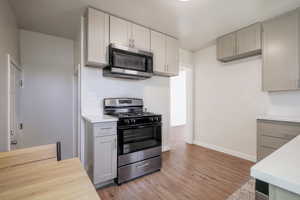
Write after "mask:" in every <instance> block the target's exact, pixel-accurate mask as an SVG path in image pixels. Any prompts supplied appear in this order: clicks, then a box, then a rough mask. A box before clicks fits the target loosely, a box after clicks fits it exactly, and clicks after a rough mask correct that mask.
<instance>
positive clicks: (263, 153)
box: [258, 147, 276, 160]
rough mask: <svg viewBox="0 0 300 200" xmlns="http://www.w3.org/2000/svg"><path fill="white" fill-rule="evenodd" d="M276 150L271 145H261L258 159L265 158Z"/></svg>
mask: <svg viewBox="0 0 300 200" xmlns="http://www.w3.org/2000/svg"><path fill="white" fill-rule="evenodd" d="M274 151H276V149H273V148H269V147H260V152H259V154H258V160H262V159H264V158H265V157H267V156H268V155H270V154H271V153H273V152H274Z"/></svg>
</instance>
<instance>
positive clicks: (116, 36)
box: [110, 16, 131, 46]
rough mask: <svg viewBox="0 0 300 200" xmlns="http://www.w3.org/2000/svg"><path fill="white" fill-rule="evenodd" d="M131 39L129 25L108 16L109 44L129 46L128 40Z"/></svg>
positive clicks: (126, 22)
mask: <svg viewBox="0 0 300 200" xmlns="http://www.w3.org/2000/svg"><path fill="white" fill-rule="evenodd" d="M130 37H131V23H130V22H128V21H126V20H123V19H120V18H117V17H114V16H110V42H111V43H114V44H119V45H123V46H129V39H130Z"/></svg>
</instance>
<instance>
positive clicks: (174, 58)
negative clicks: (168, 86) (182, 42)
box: [166, 36, 179, 76]
mask: <svg viewBox="0 0 300 200" xmlns="http://www.w3.org/2000/svg"><path fill="white" fill-rule="evenodd" d="M166 68H167V72H168V74H169V75H171V76H177V75H178V74H179V43H178V40H176V39H175V38H171V37H168V36H166Z"/></svg>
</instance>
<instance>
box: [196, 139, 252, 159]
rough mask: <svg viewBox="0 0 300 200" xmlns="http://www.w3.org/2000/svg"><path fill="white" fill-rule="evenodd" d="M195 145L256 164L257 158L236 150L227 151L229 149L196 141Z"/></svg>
mask: <svg viewBox="0 0 300 200" xmlns="http://www.w3.org/2000/svg"><path fill="white" fill-rule="evenodd" d="M193 143H194V144H195V145H198V146H202V147H205V148H208V149H212V150H215V151H219V152H222V153H225V154H229V155H232V156H235V157H239V158H242V159H245V160H249V161H251V162H256V157H255V156H251V155H248V154H245V153H241V152H237V151H234V150H231V149H227V148H224V147H220V146H217V145H213V144H208V143H204V142H199V141H194V142H193Z"/></svg>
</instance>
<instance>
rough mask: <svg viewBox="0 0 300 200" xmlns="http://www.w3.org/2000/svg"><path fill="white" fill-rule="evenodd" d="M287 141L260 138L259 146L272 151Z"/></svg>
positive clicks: (274, 138)
mask: <svg viewBox="0 0 300 200" xmlns="http://www.w3.org/2000/svg"><path fill="white" fill-rule="evenodd" d="M288 142H289V140H285V139H281V138H276V137H269V136H264V135H262V136H261V145H262V146H263V147H268V148H273V149H279V148H280V147H282V146H283V145H285V144H286V143H288Z"/></svg>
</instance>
